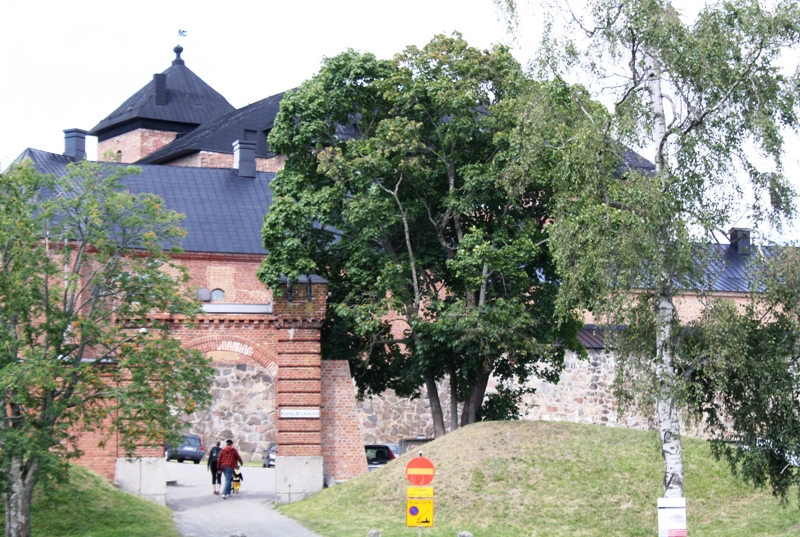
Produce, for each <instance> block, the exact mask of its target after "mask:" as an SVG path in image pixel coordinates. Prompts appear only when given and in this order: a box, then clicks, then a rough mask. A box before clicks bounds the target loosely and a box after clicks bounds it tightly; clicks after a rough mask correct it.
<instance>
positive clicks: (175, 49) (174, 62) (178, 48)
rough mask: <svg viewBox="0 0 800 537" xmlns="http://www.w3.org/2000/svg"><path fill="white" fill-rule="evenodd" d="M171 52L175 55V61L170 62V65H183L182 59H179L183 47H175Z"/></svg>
mask: <svg viewBox="0 0 800 537" xmlns="http://www.w3.org/2000/svg"><path fill="white" fill-rule="evenodd" d="M172 51H173V52H174V53H175V59H174V60H172V65H175V64H180V65H183V59H182V58H181V52H183V47H182V46H180V45H176V46H175V48H174V49H172Z"/></svg>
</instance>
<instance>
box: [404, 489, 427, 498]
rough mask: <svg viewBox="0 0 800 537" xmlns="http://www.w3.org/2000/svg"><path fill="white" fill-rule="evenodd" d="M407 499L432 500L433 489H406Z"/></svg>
mask: <svg viewBox="0 0 800 537" xmlns="http://www.w3.org/2000/svg"><path fill="white" fill-rule="evenodd" d="M407 496H408V497H409V498H433V487H408V494H407Z"/></svg>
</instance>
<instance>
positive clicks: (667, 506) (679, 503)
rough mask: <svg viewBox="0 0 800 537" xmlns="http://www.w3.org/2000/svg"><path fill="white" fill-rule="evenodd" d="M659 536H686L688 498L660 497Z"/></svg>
mask: <svg viewBox="0 0 800 537" xmlns="http://www.w3.org/2000/svg"><path fill="white" fill-rule="evenodd" d="M658 537H686V498H659V499H658Z"/></svg>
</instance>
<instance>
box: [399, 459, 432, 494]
mask: <svg viewBox="0 0 800 537" xmlns="http://www.w3.org/2000/svg"><path fill="white" fill-rule="evenodd" d="M435 473H436V470H435V468H434V467H433V463H432V462H431V461H430V460H429V459H426V458H425V457H415V458H413V459H411V460H410V461H408V464H407V465H406V479H408V482H409V483H411V484H412V485H414V486H415V487H424V486H425V485H428V484H430V482H431V481H433V476H434V474H435Z"/></svg>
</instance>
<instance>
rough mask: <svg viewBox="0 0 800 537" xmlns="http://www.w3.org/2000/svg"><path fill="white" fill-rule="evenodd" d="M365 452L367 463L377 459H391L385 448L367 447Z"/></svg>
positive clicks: (387, 449)
mask: <svg viewBox="0 0 800 537" xmlns="http://www.w3.org/2000/svg"><path fill="white" fill-rule="evenodd" d="M365 451H366V453H367V460H368V461H373V460H379V459H382V460H386V459H391V458H392V456H391V455H389V448H386V447H379V446H376V447H368V448H365Z"/></svg>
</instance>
